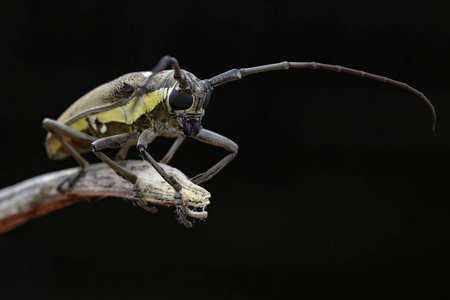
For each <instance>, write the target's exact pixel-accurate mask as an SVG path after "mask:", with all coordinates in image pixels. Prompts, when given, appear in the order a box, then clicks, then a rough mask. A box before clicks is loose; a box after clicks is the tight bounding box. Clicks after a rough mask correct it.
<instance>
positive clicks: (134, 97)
mask: <svg viewBox="0 0 450 300" xmlns="http://www.w3.org/2000/svg"><path fill="white" fill-rule="evenodd" d="M168 65H170V66H171V68H172V70H164V69H165V68H166V67H167V66H168ZM290 68H298V69H324V70H330V71H335V72H344V73H349V74H353V75H358V76H361V77H366V78H370V79H374V80H377V81H381V82H384V83H389V84H392V85H395V86H399V87H402V88H404V89H406V90H408V91H410V92H412V93H414V94H416V95H417V96H418V97H420V98H421V99H422V100H424V101H425V103H426V104H427V105H428V108H429V109H430V110H431V114H432V118H433V126H432V128H433V131H434V128H435V126H436V113H435V111H434V107H433V105H432V104H431V102H430V101H429V100H428V99H427V98H426V97H425V95H424V94H422V93H421V92H419V91H418V90H416V89H414V88H412V87H410V86H409V85H407V84H405V83H403V82H399V81H396V80H392V79H389V78H386V77H382V76H378V75H374V74H370V73H366V72H363V71H359V70H355V69H350V68H346V67H341V66H335V65H329V64H321V63H315V62H280V63H275V64H269V65H263V66H257V67H252V68H242V69H232V70H229V71H227V72H225V73H222V74H219V75H217V76H214V77H212V78H210V79H205V80H200V79H199V78H197V77H196V76H195V75H194V74H192V73H190V72H187V71H185V70H181V69H180V66H179V64H178V61H177V60H176V59H175V58H173V57H170V56H164V57H163V58H161V60H160V61H159V62H158V64H157V65H156V66H155V67H154V68H153V69H152V70H151V71H149V72H135V73H129V74H126V75H123V76H121V77H119V78H117V79H115V80H113V81H111V82H108V83H106V84H103V85H101V86H99V87H97V88H95V89H93V90H92V91H90V92H89V93H87V94H85V95H84V96H83V97H81V98H80V99H78V100H77V101H76V102H75V103H73V104H72V105H71V106H70V107H69V108H68V109H67V110H66V111H65V112H64V113H63V114H62V115H61V116H60V117H59V119H58V120H56V121H54V120H51V119H48V118H46V119H44V121H43V127H44V128H45V129H46V130H48V134H47V137H46V140H45V148H46V150H47V154H48V156H49V158H50V159H56V160H57V159H63V158H65V157H67V156H72V157H73V158H74V159H75V160H76V161H77V162H78V164H79V165H80V166H81V168H82V170H83V169H84V168H86V166H87V165H88V162H87V161H86V159H85V158H83V157H82V156H81V154H82V153H86V152H88V151H91V150H92V151H93V152H94V154H95V155H96V156H97V157H98V158H100V159H101V160H102V161H103V162H105V163H106V164H107V165H108V166H110V167H111V168H112V169H113V170H114V171H115V172H116V173H117V174H118V175H120V176H122V177H123V178H125V179H126V180H128V181H129V182H131V183H132V184H133V190H134V192H135V196H136V200H135V203H136V204H137V205H139V206H140V207H142V208H144V209H146V210H148V211H151V212H155V211H156V208H155V207H150V206H148V205H147V203H146V201H145V200H143V199H141V198H140V196H139V187H138V186H136V182H137V177H136V175H134V174H133V173H132V172H130V171H128V170H126V169H124V168H123V167H121V166H120V165H119V164H117V163H116V162H115V161H114V160H112V159H111V158H109V157H108V156H107V155H106V154H104V153H103V152H102V150H103V149H105V148H121V149H120V150H119V152H118V153H117V155H116V159H124V158H125V156H126V153H127V151H128V148H129V147H130V146H132V145H136V146H137V150H138V151H139V153H140V155H141V156H142V157H143V158H144V159H145V160H146V161H148V162H149V163H150V164H151V165H152V166H153V167H154V168H155V169H156V171H157V172H158V173H159V174H160V175H161V176H162V177H163V178H164V180H166V181H167V182H168V183H169V184H170V185H171V186H172V187H173V189H174V190H175V193H174V197H175V198H174V199H175V204H176V213H177V214H178V217H179V221H180V222H181V223H183V224H184V225H185V226H186V227H191V226H192V223H191V221H190V220H189V218H188V216H189V213H190V212H191V211H190V208H189V207H187V205H186V204H185V202H184V201H183V199H182V197H181V193H180V191H181V189H182V187H181V185H180V184H179V183H178V182H177V181H176V180H175V179H174V178H173V177H171V176H169V175H168V174H167V173H166V172H165V171H164V169H163V168H161V166H160V165H159V164H158V163H157V162H156V160H155V159H154V158H153V157H152V156H151V155H150V154H149V153H148V152H147V146H148V144H150V143H151V142H153V140H154V139H155V138H156V137H157V136H165V137H170V138H176V140H175V142H174V143H173V145H172V147H171V148H170V149H169V151H168V152H167V154H166V155H165V156H164V158H163V159H162V160H161V162H162V163H168V162H169V161H170V160H171V158H172V157H173V155H174V154H175V152H176V151H177V149H178V148H179V147H180V145H181V143H182V142H183V140H184V139H185V138H186V137H192V138H195V139H197V140H199V141H202V142H205V143H208V144H212V145H214V146H219V147H222V148H225V149H226V150H228V151H229V152H230V153H229V154H228V155H227V156H225V157H224V158H223V159H222V160H220V161H219V162H218V163H216V164H215V165H214V166H213V167H211V168H210V169H209V170H207V171H206V172H204V173H201V174H198V175H197V176H195V177H193V178H191V181H192V182H193V183H195V184H200V183H203V182H205V181H207V180H209V179H211V178H212V177H213V176H214V175H216V174H217V173H218V172H220V170H222V168H223V167H225V166H226V165H227V164H228V163H229V162H230V161H231V160H232V159H233V158H234V157H235V156H236V154H237V152H238V145H237V144H236V143H234V142H233V141H232V140H230V139H228V138H226V137H224V136H222V135H220V134H217V133H215V132H213V131H210V130H207V129H204V128H202V126H201V121H202V117H203V115H204V114H205V108H206V107H207V106H208V103H209V101H210V97H211V92H212V91H213V89H214V88H215V87H217V86H219V85H221V84H224V83H228V82H230V81H234V80H238V79H241V78H242V77H244V76H247V75H251V74H256V73H261V72H268V71H275V70H286V69H290ZM80 176H82V171H81V172H80ZM74 180H75V179H74Z"/></svg>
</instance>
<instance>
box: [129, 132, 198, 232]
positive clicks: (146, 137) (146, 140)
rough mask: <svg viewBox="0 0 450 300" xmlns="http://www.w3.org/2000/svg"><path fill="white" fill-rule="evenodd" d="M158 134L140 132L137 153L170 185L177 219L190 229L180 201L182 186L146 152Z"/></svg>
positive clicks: (190, 223)
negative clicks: (173, 194) (173, 191)
mask: <svg viewBox="0 0 450 300" xmlns="http://www.w3.org/2000/svg"><path fill="white" fill-rule="evenodd" d="M157 136H158V134H157V133H156V132H155V131H154V130H153V129H152V128H148V129H146V130H144V131H143V132H142V134H141V135H140V136H139V140H138V143H137V148H138V151H139V152H140V153H141V155H142V157H143V158H144V159H145V160H146V161H148V162H149V163H150V164H151V165H152V166H153V168H155V170H156V171H157V172H158V173H159V174H160V175H161V177H162V178H164V180H165V181H166V182H167V183H168V184H170V185H171V186H172V187H173V188H174V190H175V207H176V213H177V215H178V217H179V221H180V222H181V223H183V224H184V226H186V227H188V228H190V227H192V222H190V221H189V220H188V219H187V212H186V207H185V205H184V203H183V200H182V199H181V189H182V186H181V185H180V184H179V183H178V181H177V180H176V179H175V178H174V177H173V176H170V175H169V174H167V173H166V171H164V169H163V168H162V167H161V166H160V165H159V164H158V162H157V161H156V160H155V159H154V158H153V157H152V156H151V155H150V154H149V153H148V152H147V150H146V149H147V145H148V144H150V143H151V142H152V141H153V140H154V139H155V138H156V137H157Z"/></svg>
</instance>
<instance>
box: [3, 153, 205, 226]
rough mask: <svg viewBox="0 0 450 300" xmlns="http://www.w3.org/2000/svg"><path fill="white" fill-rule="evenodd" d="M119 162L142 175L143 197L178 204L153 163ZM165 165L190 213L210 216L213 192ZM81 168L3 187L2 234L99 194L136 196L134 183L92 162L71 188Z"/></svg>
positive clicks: (159, 203)
mask: <svg viewBox="0 0 450 300" xmlns="http://www.w3.org/2000/svg"><path fill="white" fill-rule="evenodd" d="M119 164H120V165H121V166H123V167H125V168H126V169H127V170H131V171H132V172H133V173H135V174H136V175H137V176H138V182H137V186H138V189H139V192H140V196H141V198H142V199H143V200H145V201H147V202H148V203H150V204H155V205H164V206H173V205H175V199H174V190H173V188H172V187H171V186H170V185H169V184H168V183H167V182H166V181H164V179H162V177H161V176H160V175H159V174H158V173H157V172H156V171H155V169H153V167H152V166H151V165H150V164H148V163H147V162H144V161H137V160H125V161H121V162H119ZM161 167H163V169H164V170H165V171H166V172H167V173H168V174H169V175H171V176H173V177H175V179H176V180H177V181H178V182H179V183H180V184H181V185H182V187H183V189H182V192H181V193H182V199H183V201H184V204H185V206H186V208H187V213H188V215H189V216H191V217H194V218H199V219H204V218H206V217H207V212H206V211H205V208H206V206H207V205H208V204H209V198H210V197H211V195H210V193H209V192H208V191H207V190H205V189H203V188H202V187H200V186H198V185H195V184H193V183H192V182H191V181H190V180H189V179H188V178H187V177H186V175H184V174H183V173H182V172H181V171H180V170H178V169H175V168H173V167H171V166H169V165H164V164H161ZM79 171H80V169H79V168H71V169H66V170H61V171H57V172H52V173H47V174H43V175H39V176H37V177H34V178H31V179H28V180H25V181H23V182H20V183H17V184H15V185H12V186H9V187H6V188H3V189H1V190H0V234H2V233H5V232H7V231H9V230H11V229H14V228H16V227H17V226H19V225H22V224H23V223H25V222H27V221H29V220H31V219H33V218H36V217H38V216H42V215H45V214H47V213H49V212H51V211H54V210H57V209H60V208H63V207H66V206H69V205H71V204H74V203H77V202H79V201H81V200H86V199H89V198H96V197H117V198H124V199H127V200H134V199H135V197H134V195H133V189H132V188H133V186H132V184H131V183H129V182H128V181H126V180H124V179H123V178H121V177H119V176H118V175H117V174H116V173H114V171H113V170H112V169H111V168H109V167H108V166H107V165H106V164H104V163H98V164H92V165H89V166H88V167H87V168H86V170H85V174H84V175H83V176H82V177H80V179H79V180H78V181H76V183H75V184H74V186H73V187H72V188H70V189H69V188H67V186H68V182H69V181H70V179H72V178H74V177H75V176H77V174H78V172H79ZM58 187H60V189H62V190H63V192H61V191H60V190H59V189H58Z"/></svg>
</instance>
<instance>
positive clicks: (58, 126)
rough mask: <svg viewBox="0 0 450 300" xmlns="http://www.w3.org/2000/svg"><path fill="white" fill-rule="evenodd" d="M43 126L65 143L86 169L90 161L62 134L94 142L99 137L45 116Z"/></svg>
mask: <svg viewBox="0 0 450 300" xmlns="http://www.w3.org/2000/svg"><path fill="white" fill-rule="evenodd" d="M42 127H44V128H45V129H46V130H47V131H49V132H51V133H52V134H53V135H54V136H55V137H56V138H57V139H58V141H59V142H60V143H61V144H63V146H64V147H65V148H66V149H67V150H68V151H69V153H70V155H72V157H73V158H74V159H75V161H76V162H77V163H78V164H79V165H80V166H81V167H82V168H83V169H85V168H86V167H87V166H88V165H89V162H88V161H87V160H86V159H84V157H82V156H81V154H80V153H79V152H78V151H77V150H75V148H74V147H73V146H72V145H71V144H70V143H69V142H67V141H66V140H65V139H64V138H63V137H62V136H61V135H64V136H67V137H70V138H72V139H76V140H81V141H86V142H88V143H92V142H93V141H95V140H96V139H97V138H96V137H93V136H92V135H89V134H86V133H83V132H80V131H77V130H75V129H73V128H71V127H69V126H67V125H65V124H62V123H60V122H58V121H55V120H52V119H48V118H45V119H44V120H43V121H42Z"/></svg>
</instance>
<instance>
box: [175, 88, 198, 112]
mask: <svg viewBox="0 0 450 300" xmlns="http://www.w3.org/2000/svg"><path fill="white" fill-rule="evenodd" d="M193 101H194V100H193V98H192V95H191V94H186V93H180V92H179V91H177V90H176V89H174V90H173V91H172V93H171V94H170V96H169V104H170V107H171V108H172V109H175V110H182V109H188V108H190V107H191V106H192V103H193Z"/></svg>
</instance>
